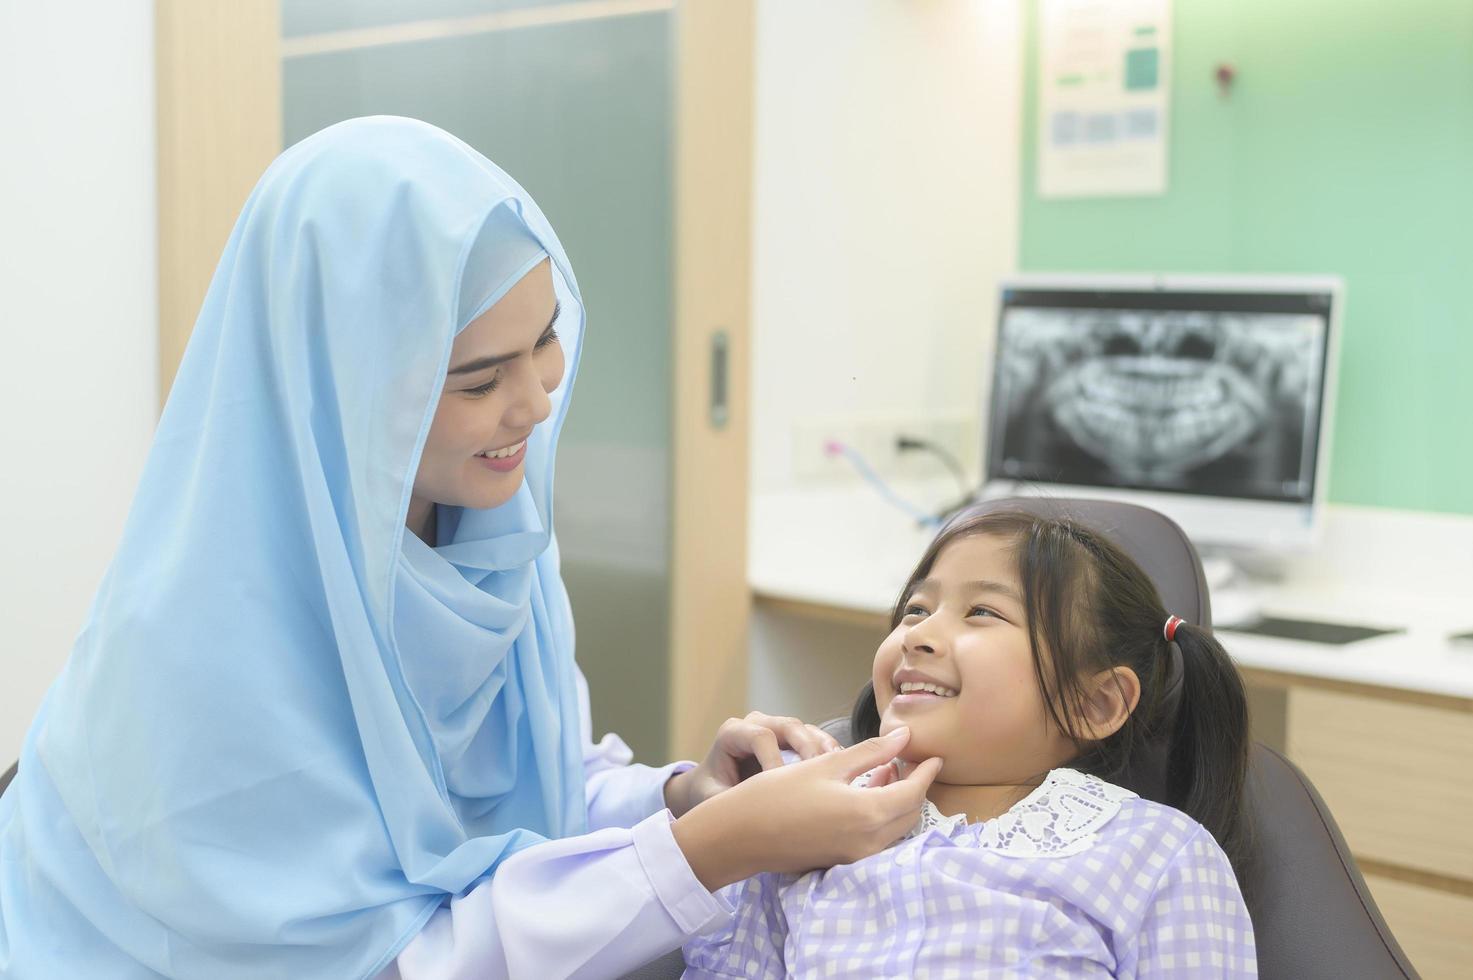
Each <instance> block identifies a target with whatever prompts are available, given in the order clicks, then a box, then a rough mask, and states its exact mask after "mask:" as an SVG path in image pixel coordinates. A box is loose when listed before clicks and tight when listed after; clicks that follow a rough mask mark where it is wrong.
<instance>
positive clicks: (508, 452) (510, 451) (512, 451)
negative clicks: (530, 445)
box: [476, 439, 527, 459]
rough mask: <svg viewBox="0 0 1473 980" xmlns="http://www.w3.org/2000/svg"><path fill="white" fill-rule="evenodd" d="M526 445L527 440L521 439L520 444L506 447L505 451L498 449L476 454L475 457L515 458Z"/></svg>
mask: <svg viewBox="0 0 1473 980" xmlns="http://www.w3.org/2000/svg"><path fill="white" fill-rule="evenodd" d="M526 444H527V440H525V439H523V440H522V441H521V442H519V443H517V444H516V445H515V446H507V447H506V448H505V449H498V450H496V451H495V452H490V451H487V452H482V453H476V455H477V456H483V457H485V458H486V459H506V458H507V457H508V456H515V455H516V454H517V453H519V452H521V451H522V447H523V446H525V445H526Z"/></svg>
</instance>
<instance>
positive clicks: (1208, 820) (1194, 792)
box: [1157, 623, 1250, 880]
mask: <svg viewBox="0 0 1473 980" xmlns="http://www.w3.org/2000/svg"><path fill="white" fill-rule="evenodd" d="M1157 640H1158V642H1159V643H1161V644H1163V645H1164V644H1165V643H1167V642H1169V641H1167V640H1166V639H1165V638H1164V637H1162V636H1161V635H1160V634H1158V635H1157ZM1174 642H1175V643H1176V644H1177V646H1178V647H1179V648H1180V652H1181V665H1182V666H1181V669H1182V684H1181V699H1180V703H1179V704H1178V705H1177V709H1176V722H1175V725H1174V730H1173V732H1172V738H1171V751H1170V755H1169V757H1168V762H1167V767H1166V791H1167V795H1168V796H1169V797H1170V799H1169V801H1168V802H1170V803H1171V805H1172V806H1174V807H1176V808H1177V809H1179V810H1184V811H1185V812H1187V813H1189V814H1191V815H1192V816H1193V817H1195V818H1196V819H1197V821H1198V822H1200V823H1201V824H1202V826H1204V827H1206V828H1207V830H1208V831H1210V832H1211V834H1212V836H1213V837H1215V838H1216V839H1217V842H1218V844H1219V845H1221V846H1222V849H1223V850H1224V851H1225V852H1226V853H1227V855H1228V858H1229V860H1231V861H1232V863H1233V867H1234V868H1237V869H1238V877H1239V880H1242V879H1243V869H1242V867H1241V862H1242V861H1243V860H1244V859H1245V858H1246V856H1247V853H1248V850H1247V848H1248V835H1249V831H1250V828H1249V827H1248V820H1247V815H1246V813H1245V812H1244V807H1243V799H1244V787H1245V784H1246V782H1247V778H1248V747H1249V736H1248V699H1247V695H1246V694H1245V693H1244V691H1243V681H1242V678H1241V677H1240V676H1239V675H1238V670H1237V668H1236V667H1234V666H1233V662H1232V660H1231V659H1229V657H1228V655H1227V651H1226V650H1224V649H1223V648H1222V645H1221V644H1220V643H1218V642H1217V640H1216V639H1215V638H1214V637H1213V636H1212V633H1211V631H1210V630H1207V629H1204V628H1202V627H1200V626H1194V625H1191V624H1188V623H1183V624H1181V625H1179V626H1177V627H1176V630H1175V641H1174ZM1168 654H1169V651H1168V650H1163V651H1162V655H1163V656H1166V655H1168Z"/></svg>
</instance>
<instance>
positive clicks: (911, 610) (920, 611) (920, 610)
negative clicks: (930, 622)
mask: <svg viewBox="0 0 1473 980" xmlns="http://www.w3.org/2000/svg"><path fill="white" fill-rule="evenodd" d="M929 615H931V614H930V613H929V612H927V611H926V607H925V606H906V607H905V612H904V613H903V614H902V617H901V618H903V619H909V618H910V617H912V616H929Z"/></svg>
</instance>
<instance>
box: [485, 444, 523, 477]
mask: <svg viewBox="0 0 1473 980" xmlns="http://www.w3.org/2000/svg"><path fill="white" fill-rule="evenodd" d="M526 455H527V441H526V440H525V439H523V440H522V444H521V445H520V446H518V447H517V451H516V452H514V453H512V454H511V455H510V456H501V457H493V456H477V457H476V462H478V463H481V464H483V465H485V466H486V467H487V468H489V469H493V470H495V471H496V472H498V473H506V472H509V471H511V470H514V469H516V468H517V467H518V466H520V465H522V460H523V459H524V458H525V457H526Z"/></svg>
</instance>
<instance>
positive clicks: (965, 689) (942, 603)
mask: <svg viewBox="0 0 1473 980" xmlns="http://www.w3.org/2000/svg"><path fill="white" fill-rule="evenodd" d="M1024 609H1025V607H1024V601H1023V589H1022V585H1021V584H1020V582H1019V578H1018V571H1017V562H1016V558H1015V556H1014V553H1013V548H1012V544H1011V542H1009V541H1006V540H1004V539H1002V538H999V537H996V536H992V535H982V534H974V535H969V536H966V537H961V538H958V539H956V540H955V541H952V542H951V543H949V544H947V545H946V546H945V547H944V548H943V549H942V550H941V552H940V554H938V555H937V557H936V561H935V563H934V564H933V565H932V566H931V570H930V573H929V574H928V575H927V576H926V578H925V579H924V580H923V581H921V582H918V583H917V584H916V586H915V588H914V589H913V590H912V591H911V593H910V595H909V597H908V598H907V599H906V602H905V609H904V615H903V616H902V618H901V620H900V623H899V624H898V625H897V626H896V627H895V629H894V630H892V631H891V633H890V635H889V636H888V637H886V638H885V640H884V642H882V643H881V644H880V648H879V650H878V651H876V653H875V662H874V674H873V678H872V679H873V681H874V689H875V706H876V708H877V709H878V710H879V713H880V732H881V733H882V734H883V733H885V732H889V731H892V730H893V729H896V728H899V727H900V726H902V725H907V726H909V727H910V731H911V736H910V743H909V744H908V745H907V746H906V748H905V752H904V757H905V758H906V759H907V760H908V761H911V762H920V761H922V760H924V759H927V758H930V757H931V756H940V757H941V758H942V759H943V760H944V765H943V766H942V769H941V774H940V775H939V776H938V777H937V781H938V782H944V783H950V784H965V785H971V786H985V785H1004V784H1014V785H1015V784H1022V783H1025V782H1027V781H1029V780H1034V779H1037V778H1038V777H1040V776H1041V775H1043V774H1044V773H1047V772H1048V771H1049V770H1050V769H1053V768H1055V767H1056V766H1058V765H1061V764H1063V763H1064V762H1067V761H1068V760H1069V759H1071V758H1072V757H1073V756H1074V755H1075V747H1074V743H1073V742H1072V740H1070V739H1069V738H1068V737H1066V736H1065V735H1064V733H1063V732H1061V731H1060V730H1059V728H1058V726H1057V725H1056V724H1055V723H1054V721H1053V719H1052V718H1051V717H1050V715H1049V712H1048V707H1047V705H1046V704H1045V702H1044V698H1043V695H1042V693H1041V692H1040V691H1039V684H1038V674H1037V672H1036V670H1035V667H1034V662H1033V652H1032V650H1031V648H1030V646H1029V641H1028V629H1027V622H1026V620H1025V618H1024V615H1025V613H1024ZM923 683H924V684H931V685H934V686H936V687H939V688H941V690H940V692H939V693H929V692H925V691H917V692H915V693H911V687H912V685H914V684H923Z"/></svg>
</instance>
